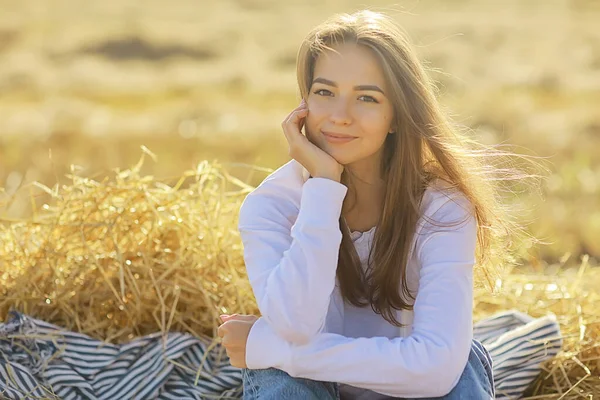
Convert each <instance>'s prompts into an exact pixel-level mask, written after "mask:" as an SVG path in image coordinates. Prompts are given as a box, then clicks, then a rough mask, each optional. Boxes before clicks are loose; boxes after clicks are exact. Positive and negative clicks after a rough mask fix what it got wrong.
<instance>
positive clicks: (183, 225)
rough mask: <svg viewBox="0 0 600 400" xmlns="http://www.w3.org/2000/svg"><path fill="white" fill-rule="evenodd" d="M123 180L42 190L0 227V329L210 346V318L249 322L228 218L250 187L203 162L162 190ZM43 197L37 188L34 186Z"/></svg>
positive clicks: (130, 174) (251, 305) (248, 294)
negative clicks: (41, 325) (27, 324)
mask: <svg viewBox="0 0 600 400" xmlns="http://www.w3.org/2000/svg"><path fill="white" fill-rule="evenodd" d="M143 160H144V157H143V156H142V159H141V160H140V163H138V164H137V165H136V166H135V167H133V168H132V169H130V170H125V171H119V170H116V171H115V173H114V175H113V176H111V177H109V178H106V179H104V180H102V181H101V182H98V181H94V180H92V179H89V178H85V177H82V176H79V175H77V174H75V173H73V174H72V175H71V176H70V179H71V180H72V184H70V185H65V186H63V187H62V188H61V189H60V190H59V189H58V188H54V189H49V188H45V191H46V192H47V193H48V195H50V197H51V201H50V202H49V204H47V205H44V206H43V207H42V208H41V209H38V210H36V212H35V213H34V216H33V217H32V218H31V219H29V220H22V221H8V222H7V221H5V223H4V224H2V225H0V260H1V261H0V296H1V297H0V318H2V320H5V319H6V316H7V313H8V311H9V309H11V308H15V309H17V310H18V311H21V312H23V313H26V314H28V315H30V316H33V317H35V318H39V319H42V320H45V321H48V322H51V323H53V324H56V325H59V326H62V327H65V328H67V329H69V330H73V331H76V332H81V333H85V334H87V335H90V336H92V337H94V338H97V339H100V340H105V341H108V342H113V343H121V342H126V341H129V340H131V339H132V338H134V337H137V336H142V335H145V334H149V333H152V332H157V331H163V332H166V331H180V332H189V333H192V334H194V335H196V336H199V337H207V336H208V337H213V336H216V335H214V333H215V329H216V327H217V326H218V324H219V323H220V321H219V318H218V315H219V314H220V313H230V312H242V313H257V312H258V309H257V307H256V304H255V302H254V297H253V296H252V291H251V287H250V285H249V282H248V280H247V278H246V273H245V268H244V262H243V253H242V247H241V241H240V239H239V234H238V232H237V217H238V210H239V207H240V204H241V201H242V200H243V198H244V197H245V195H246V194H247V193H248V192H249V191H250V190H251V188H250V187H249V186H247V185H245V184H244V183H242V182H240V181H239V180H237V179H235V178H233V177H231V176H229V175H228V174H227V172H226V171H225V170H224V169H223V168H222V167H221V166H220V165H219V164H218V163H208V162H202V163H200V164H199V165H198V167H197V168H196V170H194V171H186V172H185V173H184V174H183V176H182V177H181V179H180V180H179V182H178V183H177V184H176V185H175V186H173V187H170V186H168V185H166V184H163V183H161V182H157V181H156V180H155V179H154V178H153V177H151V176H140V174H139V171H140V168H141V166H142V163H143ZM37 186H38V187H42V188H44V186H43V185H40V184H37Z"/></svg>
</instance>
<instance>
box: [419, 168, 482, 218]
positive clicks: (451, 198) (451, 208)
mask: <svg viewBox="0 0 600 400" xmlns="http://www.w3.org/2000/svg"><path fill="white" fill-rule="evenodd" d="M420 214H421V218H420V220H419V226H420V227H423V226H425V225H430V224H432V223H435V222H456V223H459V222H461V221H462V222H464V221H466V220H469V219H471V217H474V210H473V206H472V204H471V202H470V201H469V199H468V198H467V197H466V196H465V194H464V193H462V192H461V191H459V190H458V189H456V188H454V187H452V186H451V185H450V184H448V183H447V182H444V181H442V180H439V179H438V180H436V181H434V182H432V183H431V184H430V185H429V186H428V187H427V189H426V190H425V193H424V194H423V198H422V200H421V208H420Z"/></svg>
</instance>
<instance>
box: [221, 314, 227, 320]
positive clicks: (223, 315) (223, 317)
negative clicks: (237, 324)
mask: <svg viewBox="0 0 600 400" xmlns="http://www.w3.org/2000/svg"><path fill="white" fill-rule="evenodd" d="M219 317H220V318H221V320H223V319H225V318H229V315H227V314H221V315H219Z"/></svg>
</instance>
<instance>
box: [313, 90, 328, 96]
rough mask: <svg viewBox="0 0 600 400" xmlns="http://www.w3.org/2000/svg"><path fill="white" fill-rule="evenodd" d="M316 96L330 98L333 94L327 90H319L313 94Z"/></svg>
mask: <svg viewBox="0 0 600 400" xmlns="http://www.w3.org/2000/svg"><path fill="white" fill-rule="evenodd" d="M313 93H314V94H318V95H319V96H329V95H331V94H332V93H331V92H330V91H329V90H327V89H319V90H316V91H314V92H313Z"/></svg>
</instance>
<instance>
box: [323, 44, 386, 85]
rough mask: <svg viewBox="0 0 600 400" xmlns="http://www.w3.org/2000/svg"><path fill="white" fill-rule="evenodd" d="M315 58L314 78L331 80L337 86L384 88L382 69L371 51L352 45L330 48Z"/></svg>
mask: <svg viewBox="0 0 600 400" xmlns="http://www.w3.org/2000/svg"><path fill="white" fill-rule="evenodd" d="M331 47H332V48H333V49H334V50H335V51H336V52H333V51H331V50H325V51H324V52H323V53H321V54H320V55H319V56H318V57H317V61H316V63H315V70H314V74H313V75H314V78H317V77H321V78H326V79H329V80H332V81H334V82H336V83H337V84H338V85H344V84H349V85H362V84H374V85H378V86H380V87H383V86H385V76H384V74H383V69H382V68H381V65H380V63H379V60H378V59H377V57H376V56H375V55H374V54H373V51H372V50H370V49H369V48H367V47H365V46H361V45H357V44H354V43H344V44H340V45H336V46H331Z"/></svg>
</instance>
